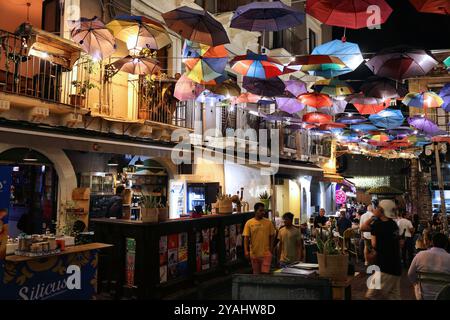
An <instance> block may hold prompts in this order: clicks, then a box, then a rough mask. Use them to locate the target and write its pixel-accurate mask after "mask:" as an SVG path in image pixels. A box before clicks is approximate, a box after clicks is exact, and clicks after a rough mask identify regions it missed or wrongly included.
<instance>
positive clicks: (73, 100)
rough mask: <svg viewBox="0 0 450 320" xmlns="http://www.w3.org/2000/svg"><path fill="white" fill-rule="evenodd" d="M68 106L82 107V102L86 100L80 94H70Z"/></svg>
mask: <svg viewBox="0 0 450 320" xmlns="http://www.w3.org/2000/svg"><path fill="white" fill-rule="evenodd" d="M69 98H70V104H71V105H72V106H75V107H84V102H85V100H86V98H85V97H84V96H83V95H81V94H71V95H69Z"/></svg>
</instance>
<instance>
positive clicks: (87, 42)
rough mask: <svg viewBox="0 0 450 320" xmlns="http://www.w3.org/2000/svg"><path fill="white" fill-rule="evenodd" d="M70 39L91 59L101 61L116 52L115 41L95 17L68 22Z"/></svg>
mask: <svg viewBox="0 0 450 320" xmlns="http://www.w3.org/2000/svg"><path fill="white" fill-rule="evenodd" d="M70 25H71V31H70V37H71V38H72V40H73V41H75V42H77V43H78V44H80V46H81V48H83V50H84V51H85V52H86V53H88V54H90V55H91V56H92V57H93V58H95V59H98V60H103V59H105V58H108V57H110V56H111V55H112V54H113V53H114V52H115V51H116V40H115V39H114V36H113V35H112V34H111V32H110V31H109V30H108V29H107V28H106V26H105V24H104V23H103V22H102V21H101V20H99V19H98V18H97V17H93V18H92V19H87V18H81V19H80V20H73V21H71V22H70Z"/></svg>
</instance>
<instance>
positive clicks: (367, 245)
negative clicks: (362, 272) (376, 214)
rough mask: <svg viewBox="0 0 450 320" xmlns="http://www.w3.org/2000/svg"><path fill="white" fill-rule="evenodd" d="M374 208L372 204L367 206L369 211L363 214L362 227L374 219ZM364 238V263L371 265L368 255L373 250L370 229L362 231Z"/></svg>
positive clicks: (360, 224) (360, 222)
mask: <svg viewBox="0 0 450 320" xmlns="http://www.w3.org/2000/svg"><path fill="white" fill-rule="evenodd" d="M372 208H373V207H372V205H369V206H367V212H366V213H364V214H363V215H362V216H361V219H360V221H359V228H360V229H362V226H363V225H365V224H366V223H367V221H370V220H371V219H372V216H373V213H372V210H373V209H372ZM361 231H362V230H361ZM362 238H363V239H364V265H365V266H368V265H369V260H368V255H369V252H370V251H371V250H372V235H371V233H370V231H365V232H362Z"/></svg>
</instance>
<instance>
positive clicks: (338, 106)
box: [320, 99, 347, 116]
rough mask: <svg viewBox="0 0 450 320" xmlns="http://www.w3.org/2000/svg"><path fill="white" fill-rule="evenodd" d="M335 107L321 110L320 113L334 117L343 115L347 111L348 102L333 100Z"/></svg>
mask: <svg viewBox="0 0 450 320" xmlns="http://www.w3.org/2000/svg"><path fill="white" fill-rule="evenodd" d="M332 100H333V105H332V106H331V107H325V108H320V111H321V112H323V113H326V114H329V115H332V116H335V115H337V114H338V113H342V112H344V111H345V107H346V106H347V101H345V100H343V99H332Z"/></svg>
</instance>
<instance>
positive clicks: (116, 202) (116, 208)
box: [106, 186, 125, 219]
mask: <svg viewBox="0 0 450 320" xmlns="http://www.w3.org/2000/svg"><path fill="white" fill-rule="evenodd" d="M124 190H125V188H124V187H123V186H118V187H117V188H116V195H115V196H114V197H112V198H111V202H110V203H109V206H108V210H107V212H106V217H107V218H111V217H115V218H117V219H121V218H122V215H123V192H124Z"/></svg>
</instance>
